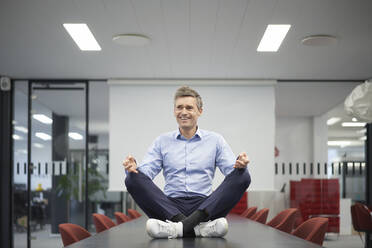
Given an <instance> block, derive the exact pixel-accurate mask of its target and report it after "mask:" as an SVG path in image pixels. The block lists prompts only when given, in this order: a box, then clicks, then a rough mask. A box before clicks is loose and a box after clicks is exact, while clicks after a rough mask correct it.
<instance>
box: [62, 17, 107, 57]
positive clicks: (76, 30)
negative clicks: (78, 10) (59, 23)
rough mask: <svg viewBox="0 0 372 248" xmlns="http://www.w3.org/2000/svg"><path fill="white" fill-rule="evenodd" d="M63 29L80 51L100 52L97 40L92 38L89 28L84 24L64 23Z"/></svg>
mask: <svg viewBox="0 0 372 248" xmlns="http://www.w3.org/2000/svg"><path fill="white" fill-rule="evenodd" d="M63 27H64V28H65V29H66V30H67V32H68V33H69V35H70V36H71V38H72V39H73V40H74V41H75V43H76V45H78V47H79V48H80V50H82V51H101V47H100V46H99V44H98V42H97V40H96V39H95V38H94V36H93V34H92V32H91V31H90V29H89V27H88V25H87V24H85V23H65V24H63Z"/></svg>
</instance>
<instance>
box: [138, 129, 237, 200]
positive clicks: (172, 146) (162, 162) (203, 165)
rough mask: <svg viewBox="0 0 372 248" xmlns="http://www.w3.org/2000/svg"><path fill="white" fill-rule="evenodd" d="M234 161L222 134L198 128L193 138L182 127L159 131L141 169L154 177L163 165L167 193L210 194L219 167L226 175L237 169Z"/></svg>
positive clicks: (150, 176) (179, 194)
mask: <svg viewBox="0 0 372 248" xmlns="http://www.w3.org/2000/svg"><path fill="white" fill-rule="evenodd" d="M235 161H236V157H235V155H234V153H233V152H232V150H231V148H230V146H229V145H228V144H227V143H226V141H225V140H224V138H223V137H222V136H221V135H219V134H217V133H214V132H210V131H206V130H200V129H199V128H198V130H197V132H196V133H195V135H194V136H193V137H192V138H191V139H186V138H185V137H184V136H182V135H181V133H180V131H179V130H177V131H173V132H169V133H165V134H162V135H160V136H159V137H158V138H156V139H155V141H154V142H153V144H152V145H151V146H150V148H149V149H148V151H147V153H146V155H145V157H144V159H143V161H142V163H141V164H140V165H139V166H138V170H139V171H140V172H142V173H144V174H145V175H147V176H148V177H149V178H151V179H154V177H155V176H156V175H157V174H158V173H159V172H160V171H161V170H162V169H163V175H164V178H165V187H164V193H165V194H166V195H167V196H170V197H192V196H208V195H210V194H211V193H212V180H213V177H214V173H215V171H216V167H218V168H219V169H220V171H221V172H222V174H224V175H225V176H226V175H228V174H229V173H230V172H232V171H233V170H234V168H233V166H234V164H235Z"/></svg>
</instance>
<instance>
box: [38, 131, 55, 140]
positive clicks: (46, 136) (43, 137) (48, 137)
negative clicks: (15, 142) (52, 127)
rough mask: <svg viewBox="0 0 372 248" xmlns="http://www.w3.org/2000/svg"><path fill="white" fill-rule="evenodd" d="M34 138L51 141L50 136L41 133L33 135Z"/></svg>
mask: <svg viewBox="0 0 372 248" xmlns="http://www.w3.org/2000/svg"><path fill="white" fill-rule="evenodd" d="M35 136H36V137H38V138H39V139H42V140H51V139H52V137H50V135H48V134H46V133H41V132H37V133H35Z"/></svg>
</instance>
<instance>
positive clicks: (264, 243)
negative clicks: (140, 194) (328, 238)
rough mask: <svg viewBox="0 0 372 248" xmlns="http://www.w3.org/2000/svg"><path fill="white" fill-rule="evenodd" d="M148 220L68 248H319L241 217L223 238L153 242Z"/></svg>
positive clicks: (234, 217) (235, 217)
mask: <svg viewBox="0 0 372 248" xmlns="http://www.w3.org/2000/svg"><path fill="white" fill-rule="evenodd" d="M147 219H148V218H147V217H144V216H142V217H140V218H138V219H135V220H132V221H129V222H126V223H123V224H120V225H118V226H115V227H112V228H110V229H109V230H106V231H103V232H101V233H98V234H95V235H93V236H91V237H89V238H87V239H84V240H81V241H79V242H77V243H74V244H72V245H70V246H67V247H69V248H88V247H89V248H93V247H102V248H114V247H115V248H116V247H121V248H126V247H128V248H137V247H138V248H140V247H149V248H168V247H169V248H194V247H203V248H243V247H252V248H260V247H265V248H271V247H275V248H292V247H293V248H313V247H314V248H315V247H318V248H319V247H320V246H319V245H316V244H314V243H311V242H308V241H306V240H303V239H300V238H298V237H296V236H293V235H291V234H288V233H284V232H281V231H279V230H276V229H274V228H272V227H269V226H266V225H264V224H261V223H258V222H255V221H252V220H250V219H247V218H242V217H240V216H238V215H229V216H228V217H227V220H228V223H229V232H228V233H227V235H226V236H225V237H224V238H178V239H152V238H151V237H149V236H148V235H147V233H146V230H145V226H146V221H147Z"/></svg>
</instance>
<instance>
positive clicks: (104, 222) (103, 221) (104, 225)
mask: <svg viewBox="0 0 372 248" xmlns="http://www.w3.org/2000/svg"><path fill="white" fill-rule="evenodd" d="M92 215H93V222H94V225H95V226H96V232H97V233H100V232H102V231H105V230H107V229H110V228H111V227H113V226H116V225H115V223H114V222H113V221H112V220H111V219H110V218H109V217H107V216H105V215H103V214H92Z"/></svg>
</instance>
